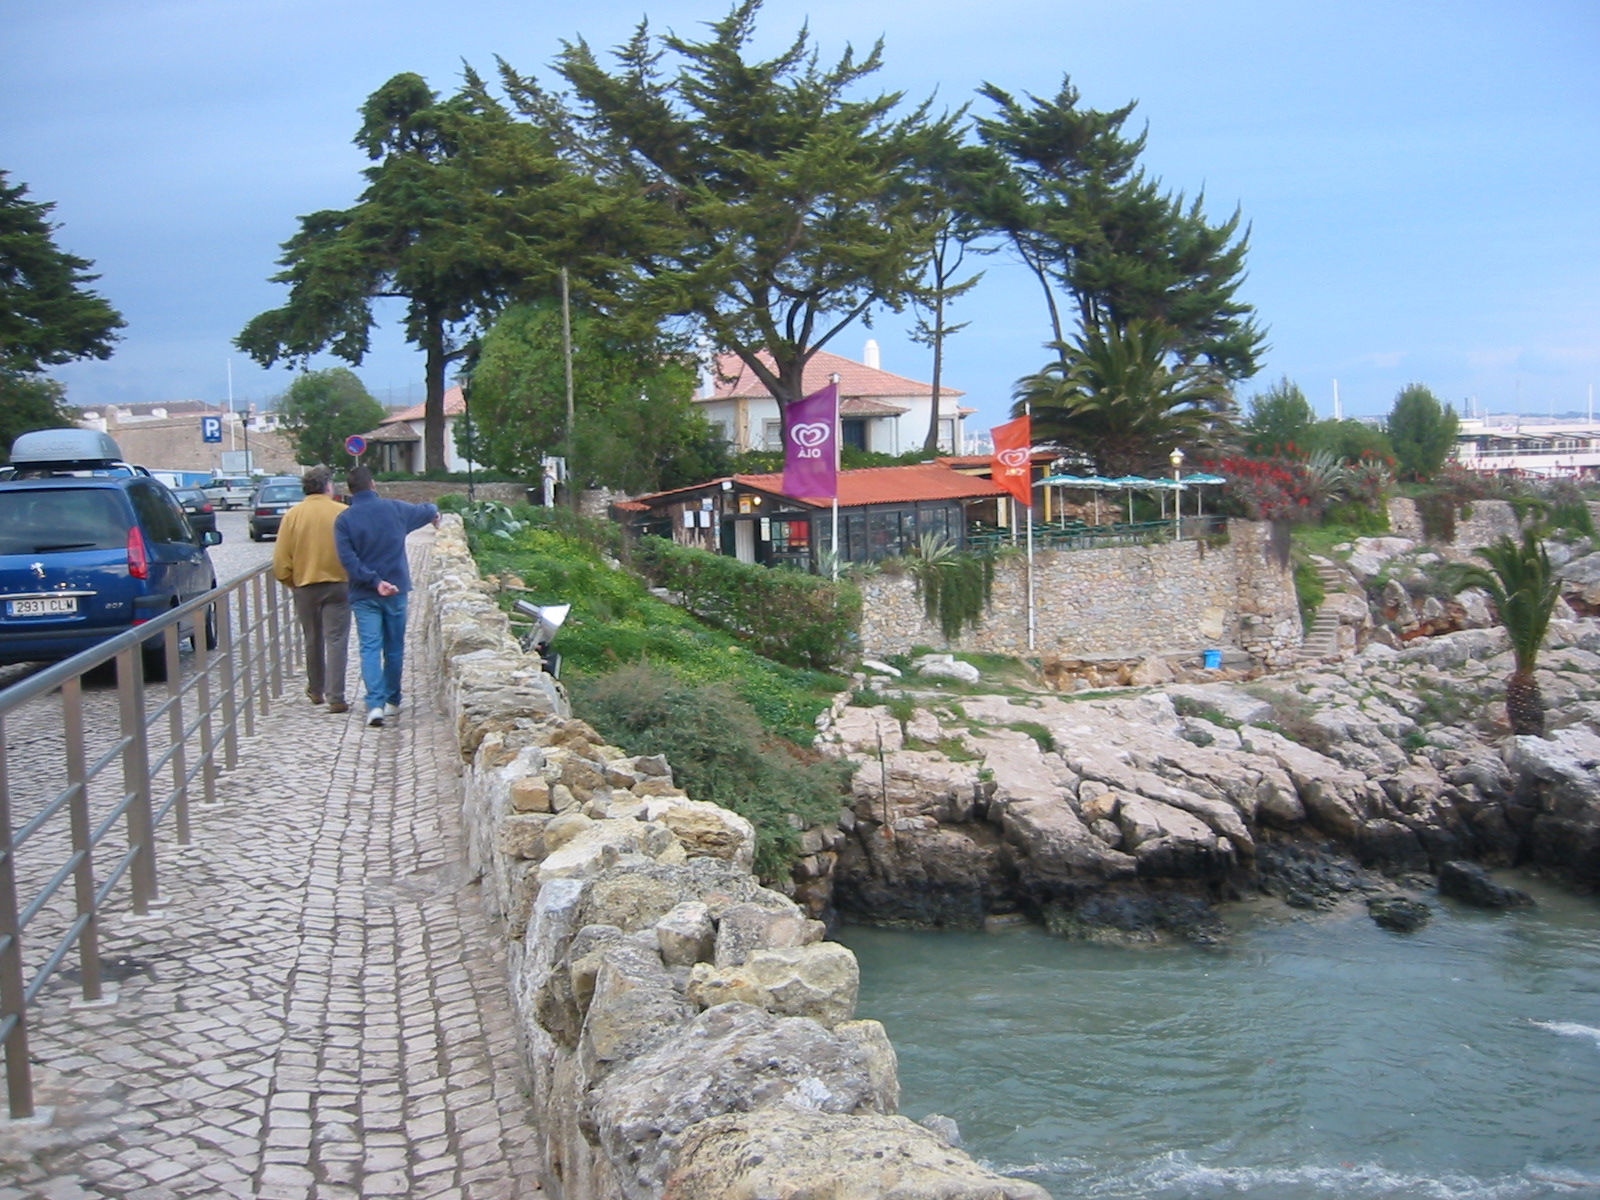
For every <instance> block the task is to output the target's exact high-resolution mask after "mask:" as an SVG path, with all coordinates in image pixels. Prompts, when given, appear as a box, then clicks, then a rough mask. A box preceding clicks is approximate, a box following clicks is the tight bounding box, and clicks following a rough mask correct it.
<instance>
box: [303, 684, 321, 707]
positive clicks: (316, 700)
mask: <svg viewBox="0 0 1600 1200" xmlns="http://www.w3.org/2000/svg"><path fill="white" fill-rule="evenodd" d="M306 699H307V700H309V701H311V703H313V704H321V703H322V693H321V692H313V691H312V690H311V689H310V688H307V689H306Z"/></svg>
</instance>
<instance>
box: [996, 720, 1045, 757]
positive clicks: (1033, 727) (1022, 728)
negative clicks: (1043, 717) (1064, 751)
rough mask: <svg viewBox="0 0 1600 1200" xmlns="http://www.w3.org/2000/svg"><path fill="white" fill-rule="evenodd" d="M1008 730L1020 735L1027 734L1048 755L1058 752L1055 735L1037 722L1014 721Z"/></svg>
mask: <svg viewBox="0 0 1600 1200" xmlns="http://www.w3.org/2000/svg"><path fill="white" fill-rule="evenodd" d="M1006 728H1007V729H1014V730H1016V732H1018V733H1025V734H1027V735H1028V736H1029V737H1031V738H1032V739H1033V740H1034V741H1036V742H1038V743H1039V749H1040V750H1042V751H1043V752H1044V753H1046V754H1054V753H1055V751H1056V738H1055V734H1053V733H1051V732H1050V731H1049V730H1048V729H1046V728H1045V727H1044V726H1043V725H1041V724H1039V722H1037V721H1013V722H1011V724H1009V725H1007V726H1006Z"/></svg>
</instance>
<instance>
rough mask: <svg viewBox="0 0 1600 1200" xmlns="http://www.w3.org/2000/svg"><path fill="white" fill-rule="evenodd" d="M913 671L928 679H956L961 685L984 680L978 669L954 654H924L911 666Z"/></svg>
mask: <svg viewBox="0 0 1600 1200" xmlns="http://www.w3.org/2000/svg"><path fill="white" fill-rule="evenodd" d="M911 669H912V670H913V671H915V672H916V673H917V674H918V675H922V676H924V677H926V678H928V679H954V680H956V681H957V682H959V683H977V682H978V680H980V679H982V678H983V673H982V672H981V671H979V670H978V668H977V667H975V666H973V665H972V664H971V663H968V662H962V661H961V660H960V659H958V658H957V657H956V656H955V655H953V654H924V655H923V656H922V657H921V658H919V659H917V660H915V661H914V662H913V663H912V664H911Z"/></svg>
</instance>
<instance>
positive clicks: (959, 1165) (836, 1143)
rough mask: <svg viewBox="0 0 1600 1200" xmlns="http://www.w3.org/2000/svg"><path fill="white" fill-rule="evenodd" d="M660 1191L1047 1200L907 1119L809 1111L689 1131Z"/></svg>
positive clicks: (730, 1118) (729, 1198) (733, 1117)
mask: <svg viewBox="0 0 1600 1200" xmlns="http://www.w3.org/2000/svg"><path fill="white" fill-rule="evenodd" d="M946 1120H948V1118H946ZM952 1124H953V1122H952ZM666 1190H667V1194H668V1195H670V1196H672V1197H673V1200H1049V1193H1048V1192H1046V1191H1045V1190H1044V1189H1043V1188H1041V1187H1040V1186H1039V1185H1038V1184H1034V1183H1027V1182H1024V1181H1023V1180H1020V1179H1008V1178H1006V1177H1004V1176H1001V1175H996V1174H994V1173H993V1172H991V1171H988V1170H985V1169H984V1168H982V1167H980V1166H978V1165H977V1164H976V1163H974V1162H973V1161H972V1160H971V1159H970V1158H968V1157H967V1156H966V1155H964V1154H962V1153H960V1152H959V1151H957V1150H955V1149H953V1148H952V1147H951V1145H950V1143H949V1142H948V1141H946V1140H945V1138H944V1137H943V1136H941V1135H940V1134H939V1133H935V1132H933V1131H932V1130H929V1129H925V1128H923V1127H922V1126H920V1125H917V1124H916V1123H914V1122H912V1121H910V1120H907V1119H906V1118H905V1117H897V1116H858V1117H855V1118H844V1117H839V1116H835V1115H832V1114H829V1113H825V1112H816V1111H811V1110H809V1109H807V1108H778V1109H766V1110H763V1111H760V1112H755V1113H728V1114H726V1115H723V1116H719V1117H714V1118H712V1119H711V1120H707V1121H703V1122H701V1123H700V1124H698V1125H696V1126H694V1127H693V1128H691V1129H689V1130H688V1131H687V1132H686V1133H685V1135H684V1136H683V1140H682V1145H681V1147H680V1148H679V1150H678V1153H677V1154H676V1156H675V1159H674V1162H673V1169H672V1172H671V1175H670V1176H669V1177H668V1180H667V1185H666Z"/></svg>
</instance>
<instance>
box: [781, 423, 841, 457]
mask: <svg viewBox="0 0 1600 1200" xmlns="http://www.w3.org/2000/svg"><path fill="white" fill-rule="evenodd" d="M832 433H833V430H832V429H831V428H829V427H828V426H827V425H825V424H824V423H823V422H821V421H817V422H815V423H813V424H811V425H795V426H793V427H792V428H791V429H790V430H789V436H790V437H791V438H792V439H793V440H794V444H795V445H796V446H804V447H805V448H806V449H807V450H810V449H811V448H812V447H814V446H820V445H822V444H823V443H824V442H826V441H827V440H828V438H829V437H830V436H831V435H832Z"/></svg>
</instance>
